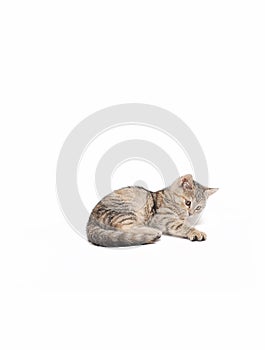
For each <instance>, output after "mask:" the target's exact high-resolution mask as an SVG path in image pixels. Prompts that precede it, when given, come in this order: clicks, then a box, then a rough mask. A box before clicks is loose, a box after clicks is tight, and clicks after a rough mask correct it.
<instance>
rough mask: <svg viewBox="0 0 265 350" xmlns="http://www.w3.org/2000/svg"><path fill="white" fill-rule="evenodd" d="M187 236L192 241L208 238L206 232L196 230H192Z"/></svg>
mask: <svg viewBox="0 0 265 350" xmlns="http://www.w3.org/2000/svg"><path fill="white" fill-rule="evenodd" d="M187 237H188V239H189V240H190V241H205V240H206V238H207V235H206V233H204V232H201V231H198V230H194V231H190V232H189V233H188V235H187Z"/></svg>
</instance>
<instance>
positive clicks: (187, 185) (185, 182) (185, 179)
mask: <svg viewBox="0 0 265 350" xmlns="http://www.w3.org/2000/svg"><path fill="white" fill-rule="evenodd" d="M179 180H180V181H179V183H180V186H181V187H183V190H184V191H186V190H187V191H190V190H192V189H193V187H194V183H193V177H192V175H190V174H188V175H184V176H181V178H180V179H179Z"/></svg>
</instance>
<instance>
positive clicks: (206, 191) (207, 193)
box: [205, 188, 219, 198]
mask: <svg viewBox="0 0 265 350" xmlns="http://www.w3.org/2000/svg"><path fill="white" fill-rule="evenodd" d="M218 190H219V188H206V190H205V193H206V196H207V198H208V197H210V196H211V195H212V194H214V193H215V192H216V191H218Z"/></svg>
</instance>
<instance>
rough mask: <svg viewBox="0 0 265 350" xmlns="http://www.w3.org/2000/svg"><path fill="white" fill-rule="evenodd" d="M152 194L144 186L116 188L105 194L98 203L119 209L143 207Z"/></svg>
mask: <svg viewBox="0 0 265 350" xmlns="http://www.w3.org/2000/svg"><path fill="white" fill-rule="evenodd" d="M149 197H152V196H151V193H150V192H149V191H148V190H146V189H145V188H143V187H138V186H129V187H123V188H120V189H118V190H115V191H113V192H111V193H110V194H108V195H107V196H105V197H104V198H103V199H102V200H101V201H100V202H99V203H98V204H100V205H104V206H106V207H111V208H115V207H117V209H118V210H119V211H122V209H124V210H128V209H134V210H138V209H140V208H142V207H143V206H144V205H145V204H146V203H147V202H148V199H149Z"/></svg>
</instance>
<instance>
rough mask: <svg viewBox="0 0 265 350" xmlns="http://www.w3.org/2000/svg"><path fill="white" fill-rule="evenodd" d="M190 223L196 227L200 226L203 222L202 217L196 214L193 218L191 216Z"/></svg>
mask: <svg viewBox="0 0 265 350" xmlns="http://www.w3.org/2000/svg"><path fill="white" fill-rule="evenodd" d="M187 221H188V223H189V224H191V225H192V226H194V225H195V224H198V223H200V222H201V215H200V214H199V215H198V214H197V215H196V214H195V215H192V216H189V217H188V219H187Z"/></svg>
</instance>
